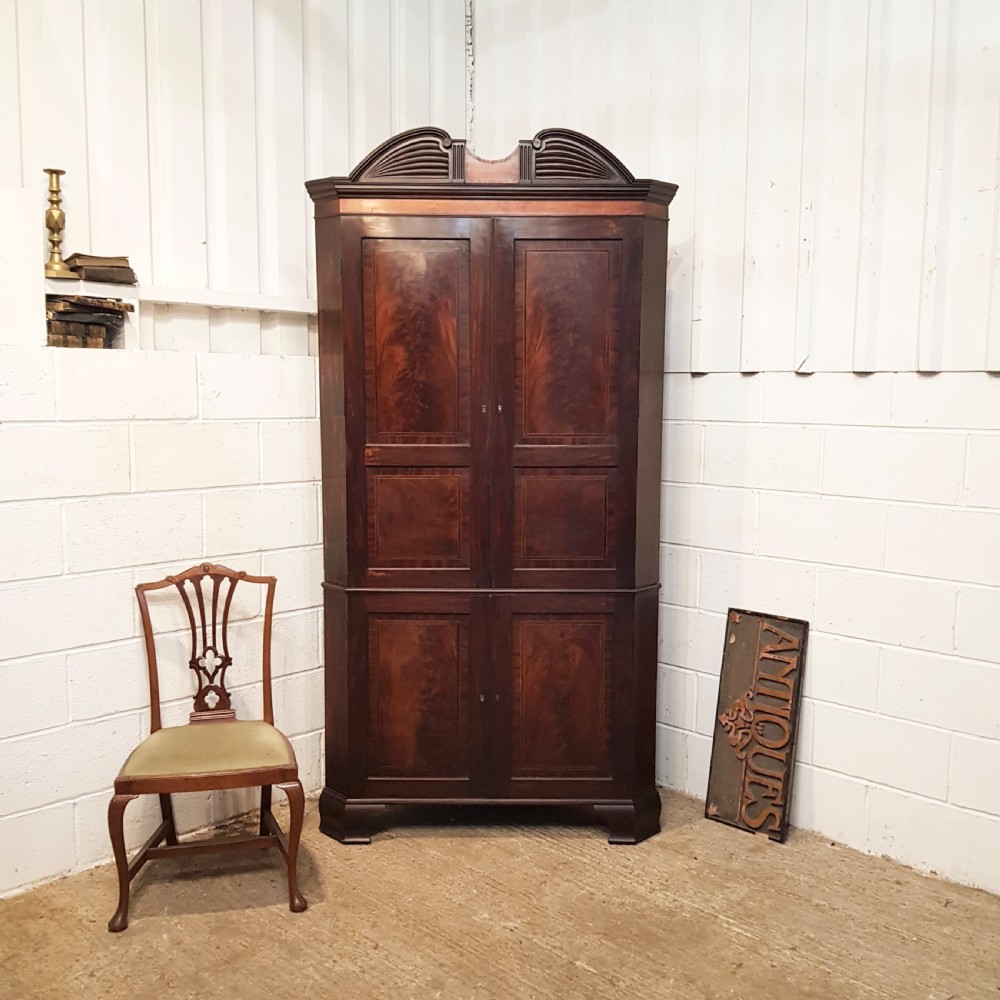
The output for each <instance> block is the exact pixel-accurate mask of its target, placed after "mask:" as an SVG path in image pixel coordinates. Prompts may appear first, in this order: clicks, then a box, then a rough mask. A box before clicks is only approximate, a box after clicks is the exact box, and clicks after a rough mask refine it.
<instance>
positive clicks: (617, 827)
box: [319, 788, 660, 844]
mask: <svg viewBox="0 0 1000 1000" xmlns="http://www.w3.org/2000/svg"><path fill="white" fill-rule="evenodd" d="M390 806H418V807H420V808H421V810H424V809H426V808H427V807H440V808H442V809H443V808H447V807H455V806H461V807H462V808H463V809H465V808H467V807H472V808H473V809H475V808H480V807H481V808H484V809H487V808H492V809H504V808H522V809H523V808H531V809H535V808H545V809H551V808H553V807H556V808H564V809H566V810H567V812H568V811H569V810H571V809H576V810H579V809H580V808H581V807H586V808H591V809H593V812H594V825H595V826H604V827H606V828H607V831H608V843H609V844H641V843H642V841H644V840H648V839H649V838H650V837H652V836H655V835H656V834H657V833H659V832H660V793H659V792H658V791H657V789H656V788H650V789H647V790H646V791H645V792H643V793H641V794H640V795H637V796H636V797H635V798H634V799H621V800H617V799H609V800H601V801H599V802H595V801H594V800H593V799H561V798H560V799H506V798H465V797H462V798H450V799H429V798H426V797H419V798H392V799H389V798H386V799H366V798H347V797H345V796H344V795H341V794H340V793H339V792H336V791H334V790H333V789H332V788H324V789H323V794H322V795H321V796H320V800H319V816H320V821H319V828H320V832H321V833H325V834H326V835H327V836H328V837H330V838H332V839H333V840H337V841H340V843H342V844H370V843H371V838H372V834H373V833H377V832H379V831H380V830H383V829H384V828H385V826H386V825H387V823H388V822H389V820H390V817H389V815H388V808H389V807H390Z"/></svg>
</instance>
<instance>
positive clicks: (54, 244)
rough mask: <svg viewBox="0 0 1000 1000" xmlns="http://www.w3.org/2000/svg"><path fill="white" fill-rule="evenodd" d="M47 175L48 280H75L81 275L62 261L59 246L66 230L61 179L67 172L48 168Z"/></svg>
mask: <svg viewBox="0 0 1000 1000" xmlns="http://www.w3.org/2000/svg"><path fill="white" fill-rule="evenodd" d="M45 173H47V174H48V175H49V207H48V211H46V213H45V228H46V229H47V230H48V231H49V244H50V249H49V259H48V261H47V262H46V264H45V277H46V278H73V279H74V280H75V279H77V278H78V277H79V275H76V274H74V273H73V272H72V271H71V270H70V269H69V267H68V266H67V264H66V261H64V260H63V259H62V252H61V251H60V249H59V244H60V243H62V231H63V230H64V229H65V228H66V213H65V212H64V211H63V210H62V190H61V189H60V187H59V178H60V177H62V175H63V174H64V173H66V171H65V170H56V169H55V168H54V167H46V168H45Z"/></svg>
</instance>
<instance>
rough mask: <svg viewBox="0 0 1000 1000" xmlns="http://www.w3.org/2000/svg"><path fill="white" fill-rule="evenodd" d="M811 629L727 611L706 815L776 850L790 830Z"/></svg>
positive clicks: (750, 613) (793, 621) (790, 620)
mask: <svg viewBox="0 0 1000 1000" xmlns="http://www.w3.org/2000/svg"><path fill="white" fill-rule="evenodd" d="M808 634H809V623H808V622H804V621H799V620H798V619H796V618H781V617H779V616H778V615H762V614H757V613H756V612H753V611H739V610H737V609H735V608H730V609H729V615H728V616H727V619H726V639H725V646H724V647H723V653H722V676H721V678H720V680H719V702H718V706H717V708H716V712H715V731H714V734H713V738H712V763H711V768H710V770H709V776H708V796H707V798H706V800H705V815H706V816H707V817H708V818H709V819H716V820H719V822H721V823H728V824H729V825H730V826H737V827H739V828H740V829H741V830H750V831H752V832H754V833H766V834H767V835H768V837H770V838H771V839H772V840H777V841H778V842H779V843H780V842H781V841H783V840H784V839H785V834H786V832H787V831H788V813H789V809H790V805H791V794H792V767H793V764H794V761H795V736H796V732H797V729H798V718H799V696H800V694H801V692H802V669H803V666H804V663H805V655H806V638H807V636H808Z"/></svg>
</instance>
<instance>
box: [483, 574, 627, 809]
mask: <svg viewBox="0 0 1000 1000" xmlns="http://www.w3.org/2000/svg"><path fill="white" fill-rule="evenodd" d="M619 630H620V622H619V616H618V615H617V614H616V601H615V598H614V597H612V596H610V595H601V594H553V593H551V592H550V593H543V592H535V593H532V594H524V595H505V596H495V597H494V598H493V614H492V631H493V672H494V677H493V682H494V689H493V701H494V713H493V720H492V726H491V730H492V732H493V733H494V734H495V748H494V750H495V752H494V754H493V764H494V768H493V774H492V779H493V787H494V792H495V794H497V795H498V796H500V797H503V798H512V799H534V800H565V799H575V798H578V799H591V798H595V797H612V796H613V795H614V781H613V779H614V772H615V768H614V760H613V751H614V740H613V734H614V729H615V725H616V722H615V707H616V703H618V697H617V695H618V694H620V692H616V677H617V676H618V675H619V674H620V670H618V669H616V660H617V659H619V657H618V655H617V654H616V649H619V648H621V643H620V642H619V641H618V640H617V636H618V634H619Z"/></svg>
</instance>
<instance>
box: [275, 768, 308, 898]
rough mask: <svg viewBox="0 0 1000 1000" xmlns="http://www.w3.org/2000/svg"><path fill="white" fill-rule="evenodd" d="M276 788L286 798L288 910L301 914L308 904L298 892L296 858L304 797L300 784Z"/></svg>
mask: <svg viewBox="0 0 1000 1000" xmlns="http://www.w3.org/2000/svg"><path fill="white" fill-rule="evenodd" d="M278 787H279V788H280V789H281V790H282V791H283V792H284V793H285V794H286V795H287V796H288V811H289V814H290V816H289V826H288V858H287V861H288V908H289V909H290V910H291V911H292V912H293V913H301V912H302V911H303V910H304V909H305V908H306V907H307V906H308V905H309V904H308V903H306V901H305V899H303V897H302V893H300V892H299V880H298V871H297V866H298V856H299V837H301V836H302V816H303V814H304V813H305V803H306V797H305V795H304V794H303V792H302V782H301V781H298V780H295V781H285V782H282V783H281V784H280V785H278Z"/></svg>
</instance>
